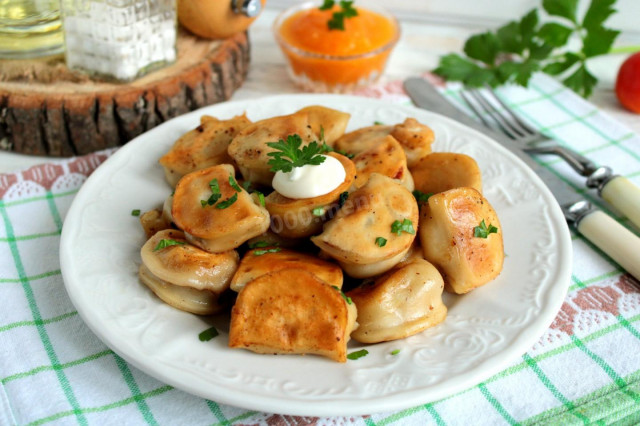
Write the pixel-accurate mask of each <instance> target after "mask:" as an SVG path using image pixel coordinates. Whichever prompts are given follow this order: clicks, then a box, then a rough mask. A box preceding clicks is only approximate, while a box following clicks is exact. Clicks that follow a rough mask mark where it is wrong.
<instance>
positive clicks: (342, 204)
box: [338, 191, 349, 207]
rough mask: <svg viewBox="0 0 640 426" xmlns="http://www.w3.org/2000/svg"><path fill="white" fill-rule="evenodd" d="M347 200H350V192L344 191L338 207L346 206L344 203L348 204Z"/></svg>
mask: <svg viewBox="0 0 640 426" xmlns="http://www.w3.org/2000/svg"><path fill="white" fill-rule="evenodd" d="M347 198H349V191H344V192H343V193H342V194H340V198H339V199H338V206H339V207H342V206H344V203H346V202H347Z"/></svg>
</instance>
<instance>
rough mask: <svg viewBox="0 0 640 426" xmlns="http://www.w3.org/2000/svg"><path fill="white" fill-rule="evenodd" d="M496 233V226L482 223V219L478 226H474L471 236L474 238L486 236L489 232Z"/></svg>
mask: <svg viewBox="0 0 640 426" xmlns="http://www.w3.org/2000/svg"><path fill="white" fill-rule="evenodd" d="M497 233H498V228H496V227H495V226H493V225H492V224H489V226H487V224H486V223H484V219H482V221H481V222H480V225H479V226H476V227H475V228H473V236H474V237H476V238H487V237H488V236H489V234H497Z"/></svg>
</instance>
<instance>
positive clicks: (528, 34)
mask: <svg viewBox="0 0 640 426" xmlns="http://www.w3.org/2000/svg"><path fill="white" fill-rule="evenodd" d="M579 2H580V0H543V1H542V8H543V9H544V11H545V12H546V13H547V14H549V15H550V16H551V17H553V18H554V19H553V20H552V21H550V22H545V23H541V22H540V19H539V16H538V9H533V10H532V11H530V12H529V13H527V14H526V15H525V16H524V17H523V18H522V19H520V20H519V21H512V22H509V23H507V24H506V25H504V26H502V27H500V28H498V29H497V30H496V31H487V32H484V33H481V34H476V35H474V36H472V37H470V38H469V39H468V40H467V41H466V43H465V45H464V53H465V54H466V56H467V57H466V58H465V57H462V56H460V55H457V54H449V55H446V56H443V57H442V58H441V59H440V64H439V65H438V67H437V68H436V69H435V70H434V72H435V73H436V74H438V75H440V76H442V77H443V78H445V79H447V80H450V81H461V82H463V83H464V84H465V85H466V86H471V87H479V86H482V85H485V84H488V85H490V86H492V87H496V86H499V85H501V84H504V83H517V84H519V85H521V86H525V87H526V86H527V85H528V83H529V79H530V78H531V76H532V75H533V73H534V72H536V71H543V72H545V73H547V74H550V75H553V76H559V77H561V78H562V82H563V83H564V84H565V85H566V86H568V87H569V88H571V89H572V90H574V91H575V92H577V93H579V94H580V95H582V96H584V97H589V95H591V92H592V91H593V87H594V86H595V85H596V83H597V81H598V80H597V79H596V77H595V76H594V75H593V74H591V73H590V72H589V70H588V69H587V60H588V59H589V58H592V57H594V56H599V55H603V54H605V53H608V52H609V50H610V49H611V46H612V45H613V42H614V41H615V39H616V37H617V36H618V34H619V33H620V32H619V31H615V30H612V29H609V28H606V27H605V26H604V23H605V21H606V20H607V19H608V18H609V16H611V15H612V14H613V13H615V9H614V8H613V5H614V4H615V2H616V0H591V4H590V6H589V8H588V10H587V12H586V13H585V14H584V16H583V17H582V19H580V17H579V16H578V4H579ZM574 35H575V36H577V38H578V39H579V40H580V41H581V48H580V49H579V50H577V51H571V50H568V49H567V48H566V45H567V43H568V41H569V39H570V38H571V36H574Z"/></svg>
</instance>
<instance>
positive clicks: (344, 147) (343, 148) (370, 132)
mask: <svg viewBox="0 0 640 426" xmlns="http://www.w3.org/2000/svg"><path fill="white" fill-rule="evenodd" d="M392 130H393V126H385V125H379V124H376V125H373V126H368V127H361V128H360V129H357V130H354V131H352V132H349V133H345V134H344V135H342V136H341V137H340V138H338V140H337V141H336V143H335V146H334V148H335V149H336V150H338V151H340V152H346V153H349V154H354V155H358V154H360V153H361V152H364V151H367V150H369V149H371V148H375V147H376V146H377V145H378V144H379V143H380V142H381V141H382V140H383V139H384V138H385V137H387V136H388V135H389V134H391V131H392Z"/></svg>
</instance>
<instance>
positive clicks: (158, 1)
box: [62, 0, 177, 81]
mask: <svg viewBox="0 0 640 426" xmlns="http://www.w3.org/2000/svg"><path fill="white" fill-rule="evenodd" d="M62 16H63V24H64V34H65V44H66V51H65V55H66V60H67V66H68V67H69V68H73V69H80V70H82V71H85V72H88V73H89V74H92V75H97V76H99V77H102V78H107V79H115V80H119V81H130V80H133V79H135V78H138V77H141V76H142V75H144V74H146V73H148V72H151V71H154V70H156V69H158V68H161V67H163V66H165V65H168V64H170V63H172V62H174V61H175V59H176V36H177V31H176V25H177V20H176V0H62Z"/></svg>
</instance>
